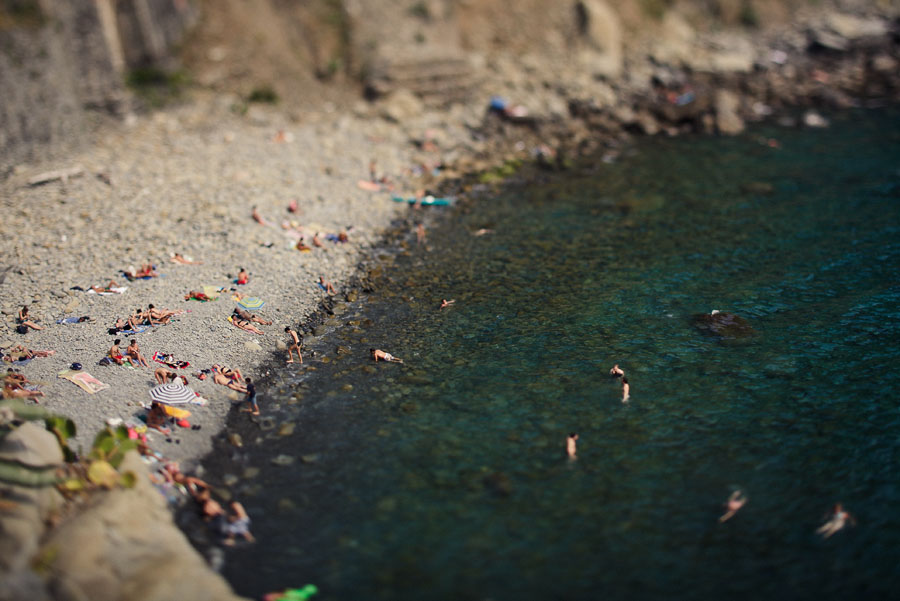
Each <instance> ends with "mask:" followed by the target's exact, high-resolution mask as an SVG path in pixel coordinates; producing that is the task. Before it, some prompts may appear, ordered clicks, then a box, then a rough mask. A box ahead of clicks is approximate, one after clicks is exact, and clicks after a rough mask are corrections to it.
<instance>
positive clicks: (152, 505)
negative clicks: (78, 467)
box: [42, 452, 239, 601]
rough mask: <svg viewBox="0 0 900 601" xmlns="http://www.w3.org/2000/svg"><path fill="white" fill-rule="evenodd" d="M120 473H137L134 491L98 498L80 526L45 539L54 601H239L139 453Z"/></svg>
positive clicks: (70, 524)
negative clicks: (178, 521)
mask: <svg viewBox="0 0 900 601" xmlns="http://www.w3.org/2000/svg"><path fill="white" fill-rule="evenodd" d="M121 469H122V470H123V471H129V470H130V471H133V472H135V473H136V474H138V478H137V480H138V482H137V485H136V486H135V487H134V488H133V489H116V490H112V491H109V492H105V493H102V494H98V495H96V498H92V499H91V500H90V501H89V502H88V506H87V507H86V508H84V509H83V510H82V511H80V512H79V514H78V516H77V519H70V520H68V521H66V522H64V523H63V524H62V525H60V526H59V527H58V528H56V529H54V530H53V531H51V532H50V533H49V536H48V537H47V538H46V540H44V542H43V545H42V549H44V550H46V551H47V556H48V557H49V558H52V559H48V560H47V565H46V566H45V567H46V570H47V573H46V582H47V588H48V590H50V591H52V592H53V598H54V599H59V600H64V599H65V600H68V599H72V600H73V601H74V600H75V599H92V600H94V601H115V600H120V599H143V600H145V601H151V600H155V601H169V600H172V599H196V600H204V599H208V600H210V601H213V600H224V601H230V600H235V601H236V600H237V599H239V597H237V596H236V595H235V594H234V593H233V592H232V591H231V587H229V586H228V584H227V583H226V582H225V580H224V579H223V578H222V577H221V576H219V575H218V574H216V573H214V572H213V571H212V570H210V569H209V567H208V566H207V565H206V562H205V561H204V559H203V558H202V557H201V556H200V555H199V554H198V553H197V551H196V550H194V548H193V547H191V545H190V544H189V543H188V541H187V539H186V538H185V537H184V535H183V534H182V532H181V531H180V530H179V529H178V527H177V526H175V523H174V521H173V520H172V515H171V513H170V512H169V509H168V507H167V506H166V502H165V500H164V499H163V497H162V495H160V494H159V493H158V492H157V491H156V490H155V489H154V488H153V486H152V485H151V484H150V481H149V479H148V477H147V470H146V468H145V467H144V464H143V462H142V461H141V459H140V457H139V456H138V455H137V453H135V452H132V453H130V454H129V455H128V456H127V457H126V459H125V461H124V462H123V463H122V466H121ZM73 541H77V544H73ZM51 550H52V553H51Z"/></svg>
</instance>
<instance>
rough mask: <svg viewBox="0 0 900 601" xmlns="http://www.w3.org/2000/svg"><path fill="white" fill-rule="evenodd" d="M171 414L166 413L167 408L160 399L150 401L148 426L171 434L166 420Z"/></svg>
mask: <svg viewBox="0 0 900 601" xmlns="http://www.w3.org/2000/svg"><path fill="white" fill-rule="evenodd" d="M168 418H169V416H168V415H166V409H165V407H163V406H162V404H160V403H159V402H158V401H153V402H152V403H150V410H149V411H147V427H148V428H152V429H154V430H156V431H158V432H161V433H162V434H165V435H169V434H171V433H172V432H171V430H169V429H168V428H166V420H168Z"/></svg>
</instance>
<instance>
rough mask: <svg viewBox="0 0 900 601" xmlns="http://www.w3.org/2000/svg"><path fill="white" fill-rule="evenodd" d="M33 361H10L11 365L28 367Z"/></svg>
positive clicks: (32, 359)
mask: <svg viewBox="0 0 900 601" xmlns="http://www.w3.org/2000/svg"><path fill="white" fill-rule="evenodd" d="M32 361H34V358H33V357H32V358H31V359H19V360H17V361H9V363H12V364H13V365H28V364H29V363H31V362H32Z"/></svg>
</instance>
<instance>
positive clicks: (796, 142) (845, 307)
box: [226, 111, 900, 601]
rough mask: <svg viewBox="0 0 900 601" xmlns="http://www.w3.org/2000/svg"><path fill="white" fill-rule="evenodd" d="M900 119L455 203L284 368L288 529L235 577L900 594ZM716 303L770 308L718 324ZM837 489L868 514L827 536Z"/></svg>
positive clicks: (267, 453)
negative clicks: (570, 439) (730, 324)
mask: <svg viewBox="0 0 900 601" xmlns="http://www.w3.org/2000/svg"><path fill="white" fill-rule="evenodd" d="M898 124H900V113H898V112H897V111H882V112H862V111H858V112H850V113H847V114H844V115H839V116H836V117H835V119H834V123H833V126H832V127H831V128H830V129H827V130H802V131H801V130H785V129H779V128H774V127H771V128H759V129H757V130H755V131H753V132H751V133H749V134H747V135H744V136H740V137H737V138H727V139H722V138H701V137H696V138H680V139H671V140H669V139H652V140H646V141H644V142H642V143H641V144H640V145H639V146H638V147H637V149H636V150H635V151H634V152H633V153H632V154H631V156H628V157H625V158H624V159H623V160H621V161H619V162H618V163H616V164H604V163H601V162H599V161H597V162H596V164H593V163H591V162H590V161H589V162H588V163H587V164H586V165H585V166H584V168H582V169H580V170H578V171H576V172H567V173H562V174H551V175H547V174H537V175H536V176H535V178H534V179H531V180H529V181H528V182H527V183H523V184H521V185H518V186H513V187H512V188H510V189H509V190H507V191H505V192H502V193H500V194H499V195H498V196H494V197H490V198H486V199H481V200H480V201H478V202H477V204H475V205H474V206H473V207H472V208H471V210H468V211H461V212H458V213H457V214H455V215H454V216H453V217H452V218H451V219H450V220H449V223H448V224H447V225H446V226H445V227H443V228H441V229H440V230H439V231H433V232H429V243H430V244H431V246H432V250H431V251H430V252H427V251H425V250H424V249H421V248H417V247H415V245H414V244H413V245H412V247H411V248H410V252H409V253H408V254H407V255H405V256H404V255H401V256H399V257H397V258H396V261H394V262H393V263H394V265H393V266H391V265H389V263H391V262H390V261H387V262H386V267H385V274H386V275H385V278H386V279H385V282H384V285H383V286H382V287H381V288H380V290H379V291H378V292H377V293H375V294H373V295H371V296H370V297H369V299H368V300H367V302H366V303H364V304H363V305H361V306H354V307H352V308H351V310H350V312H349V313H346V314H343V315H341V316H339V318H338V322H339V323H340V324H342V325H341V327H338V328H336V329H335V332H334V333H333V334H332V335H330V336H329V337H325V338H323V339H320V340H317V341H313V342H312V343H311V347H312V348H316V349H317V350H318V351H319V352H320V353H324V354H325V356H327V357H328V359H329V361H330V362H329V363H315V365H316V367H317V369H316V370H315V371H310V372H304V374H303V375H302V376H296V375H289V374H288V373H282V374H279V375H278V376H277V378H276V380H277V381H276V383H275V384H274V385H273V389H272V391H271V393H272V396H275V397H276V398H274V399H273V398H269V399H267V400H264V402H263V410H264V412H268V413H269V414H270V415H274V416H276V417H277V419H278V420H279V421H282V420H291V421H295V422H297V430H296V433H295V434H294V435H293V436H290V437H278V436H276V435H275V434H274V431H268V432H266V433H265V434H264V435H263V437H264V439H265V442H264V443H262V444H260V445H257V446H251V447H250V448H249V450H248V452H247V457H248V461H249V464H250V465H253V466H257V467H261V468H262V473H261V474H260V475H259V476H258V477H256V478H255V479H251V480H246V481H245V482H244V484H241V485H238V486H237V487H236V492H237V495H238V496H239V497H241V498H242V499H243V500H244V501H245V505H247V507H248V510H249V511H250V513H251V515H252V516H253V517H254V530H255V532H256V534H257V536H258V538H259V543H258V544H257V545H255V546H253V547H247V548H243V549H238V550H236V551H234V552H232V553H231V554H230V555H229V561H228V566H227V568H226V576H227V577H228V578H229V580H231V582H232V583H233V584H234V585H235V587H236V589H237V590H238V591H239V592H242V593H245V594H253V595H257V594H259V593H261V592H264V591H266V590H275V589H277V588H279V587H285V586H299V585H302V584H304V583H307V582H313V583H315V584H317V585H318V587H319V589H320V591H321V593H320V596H319V597H317V598H319V599H323V600H328V599H341V600H358V599H385V600H388V599H390V600H394V599H397V600H403V599H494V600H497V601H504V600H509V599H516V600H527V599H542V600H543V599H566V600H568V599H707V598H711V597H713V596H717V597H719V596H723V595H725V596H727V598H729V599H759V598H764V597H773V598H778V599H813V598H815V599H850V598H854V599H865V598H870V599H884V598H889V597H892V596H894V597H896V595H897V594H898V593H900V570H898V563H900V561H898V560H900V551H898V549H900V520H898V519H897V511H898V509H900V464H898V460H900V411H898V409H900V407H898V406H900V394H898V392H897V390H898V383H900V370H898V365H900V128H898ZM759 136H764V137H775V138H777V139H778V140H779V141H780V142H781V145H782V146H781V148H779V149H773V148H769V147H767V146H765V145H763V144H761V143H760V141H759V140H758V139H757V138H758V137H759ZM481 227H490V228H493V229H494V230H495V233H493V234H491V235H486V236H480V237H476V236H473V235H472V234H471V232H473V231H475V230H477V229H479V228H481ZM441 298H454V299H456V304H455V305H454V306H453V307H451V308H448V309H443V310H438V308H437V306H438V305H439V303H440V299H441ZM712 309H719V310H723V311H730V312H734V313H736V314H738V315H741V316H743V317H745V318H747V319H748V320H749V321H750V323H751V324H752V326H753V328H754V329H755V334H754V335H753V336H751V337H749V338H747V339H742V340H721V339H717V338H715V337H711V336H708V335H705V334H704V333H702V332H700V331H698V330H697V329H696V328H694V327H693V326H692V324H691V317H692V315H694V314H698V313H708V312H709V311H710V310H712ZM366 318H370V319H371V320H372V323H366V322H363V323H359V320H364V319H366ZM348 322H352V324H354V325H344V324H347V323H348ZM355 324H358V325H355ZM337 345H344V346H346V347H347V348H348V349H349V353H348V354H345V355H339V354H338V353H336V352H335V348H336V347H337ZM369 347H378V348H383V349H385V350H388V351H390V352H392V353H393V354H395V355H397V356H399V357H402V358H403V359H405V360H406V365H403V366H401V365H393V364H392V365H383V364H381V363H379V364H378V365H377V366H375V365H373V364H372V363H371V361H370V360H369V358H368V354H367V349H368V348H369ZM613 363H619V364H620V365H621V366H622V367H623V368H624V369H625V370H626V371H627V373H628V376H629V380H630V382H631V388H632V389H631V400H630V401H629V402H628V403H627V404H623V403H622V401H621V387H620V385H619V384H618V383H617V382H615V381H613V380H611V379H610V378H609V377H608V375H607V371H608V369H609V367H610V366H611V365H612V364H613ZM374 367H377V369H373V368H374ZM348 385H349V386H351V387H352V388H348ZM296 390H299V391H300V392H301V394H302V398H300V400H299V402H296V401H293V400H290V397H291V396H292V394H293V393H294V391H296ZM266 405H268V407H267V406H266ZM570 431H577V432H578V433H579V435H580V440H579V447H578V460H577V461H575V462H569V461H567V460H565V459H564V457H563V455H564V446H565V438H566V434H567V433H568V432H570ZM279 453H286V454H289V455H291V456H293V457H296V458H297V462H296V463H295V464H294V465H292V466H289V467H275V466H271V465H269V458H271V457H272V456H274V455H276V454H279ZM302 455H305V456H306V457H305V460H301V459H300V457H301V456H302ZM241 469H243V468H239V467H235V468H234V470H233V471H235V472H236V473H240V470H241ZM736 487H740V488H741V489H742V490H744V491H746V494H747V495H748V496H749V499H750V500H749V503H748V504H747V506H746V507H745V508H743V509H742V510H741V511H740V512H739V513H738V514H737V516H736V517H735V518H733V519H732V520H731V521H729V522H726V523H724V524H719V523H718V522H717V518H718V516H719V515H720V514H721V512H722V510H721V503H722V502H723V501H724V500H725V499H726V498H727V496H728V495H729V493H730V492H731V491H732V490H733V489H734V488H736ZM254 493H257V494H255V495H254ZM837 501H841V502H843V503H844V504H845V506H846V507H847V508H848V510H849V511H850V512H851V513H853V514H854V515H855V516H856V518H857V520H858V525H857V526H856V527H855V528H850V529H847V530H844V531H842V532H839V533H838V534H836V535H835V536H834V537H832V538H830V539H828V540H825V541H823V540H822V539H821V538H819V537H818V536H816V534H815V529H816V528H817V527H818V525H820V524H821V523H822V521H823V519H822V518H823V515H824V514H825V513H826V512H827V511H828V509H829V508H830V506H831V505H832V504H833V503H835V502H837Z"/></svg>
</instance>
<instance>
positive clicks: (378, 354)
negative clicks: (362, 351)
mask: <svg viewBox="0 0 900 601" xmlns="http://www.w3.org/2000/svg"><path fill="white" fill-rule="evenodd" d="M369 352H370V353H372V357H373V358H374V359H375V363H378V360H379V359H381V360H382V361H388V362H393V363H403V359H399V358H397V357H395V356H393V355H392V354H390V353H386V352H384V351H382V350H380V349H374V348H370V349H369Z"/></svg>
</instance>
